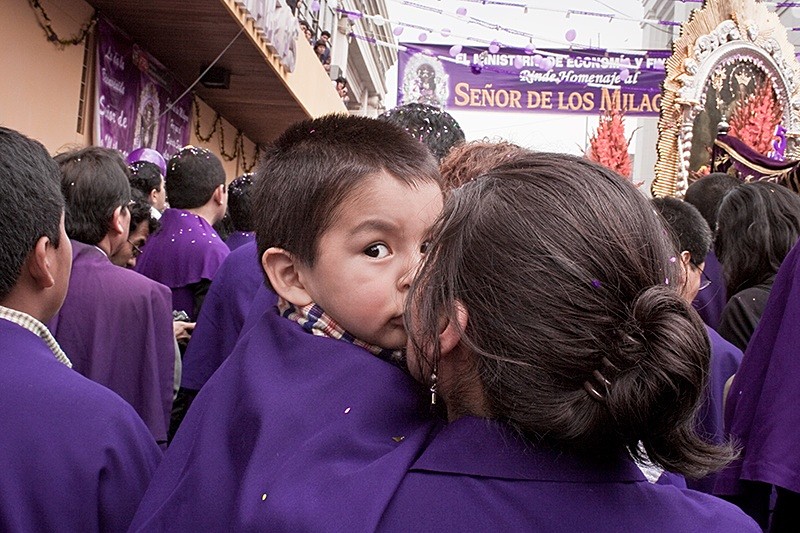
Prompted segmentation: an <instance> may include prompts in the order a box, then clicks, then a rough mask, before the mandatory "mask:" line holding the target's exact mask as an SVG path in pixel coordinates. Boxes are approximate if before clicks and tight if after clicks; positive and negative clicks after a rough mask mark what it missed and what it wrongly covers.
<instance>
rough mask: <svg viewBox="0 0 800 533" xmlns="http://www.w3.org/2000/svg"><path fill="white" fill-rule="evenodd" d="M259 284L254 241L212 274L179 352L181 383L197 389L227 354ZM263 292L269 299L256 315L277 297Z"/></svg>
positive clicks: (261, 280) (259, 264)
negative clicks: (186, 343)
mask: <svg viewBox="0 0 800 533" xmlns="http://www.w3.org/2000/svg"><path fill="white" fill-rule="evenodd" d="M263 285H264V272H263V270H262V269H261V263H260V262H259V260H258V252H257V248H256V243H255V241H251V242H249V243H247V244H245V245H244V246H241V247H240V248H238V249H237V250H235V251H234V252H232V253H231V255H229V256H228V258H227V259H225V261H224V262H223V263H222V266H221V267H219V270H218V271H217V274H216V276H214V281H213V282H212V283H211V288H210V289H209V291H208V294H207V295H206V299H205V302H204V303H203V308H202V309H201V310H200V316H199V317H198V318H197V326H196V327H195V329H194V332H193V333H192V339H191V340H190V341H189V347H188V348H186V353H185V354H184V356H183V376H182V378H181V386H182V387H184V388H187V389H192V390H200V388H202V386H203V385H204V384H205V382H206V381H208V378H210V377H211V374H213V373H214V372H215V371H216V370H217V368H219V366H220V365H221V364H222V362H223V361H225V359H226V358H227V357H228V355H230V353H231V352H232V351H233V347H234V346H235V345H236V340H237V339H238V338H239V333H240V332H241V331H242V326H243V325H244V321H245V318H247V315H248V312H249V311H250V305H251V303H253V298H254V297H255V295H256V292H257V291H258V290H259V288H260V287H262V286H263ZM265 290H266V289H265ZM267 294H268V295H270V296H271V300H270V301H268V302H266V303H264V304H262V305H260V306H259V309H260V313H259V316H260V314H261V313H263V312H264V311H265V310H266V309H267V308H268V307H271V306H272V305H275V303H276V301H277V296H276V295H275V293H273V292H272V291H267Z"/></svg>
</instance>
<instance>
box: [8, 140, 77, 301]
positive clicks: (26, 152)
mask: <svg viewBox="0 0 800 533" xmlns="http://www.w3.org/2000/svg"><path fill="white" fill-rule="evenodd" d="M63 212H64V198H63V197H62V196H61V191H60V190H59V173H58V166H57V165H56V164H55V162H54V161H53V159H52V158H51V157H50V154H48V153H47V150H45V148H44V146H42V145H41V144H40V143H39V142H38V141H35V140H33V139H29V138H28V137H25V136H24V135H22V134H21V133H19V132H16V131H14V130H11V129H8V128H4V127H1V126H0V257H2V260H0V301H3V300H5V298H6V297H7V296H8V294H9V293H10V292H11V290H12V289H13V288H14V286H15V285H16V284H17V280H18V279H19V275H20V273H21V272H22V265H23V264H24V263H25V259H26V258H27V257H28V255H29V254H30V252H31V250H33V248H34V246H35V245H36V242H37V241H38V240H39V239H40V238H41V237H43V236H46V237H47V238H49V239H50V242H52V243H53V246H55V247H58V246H59V244H60V243H59V241H60V236H61V214H62V213H63Z"/></svg>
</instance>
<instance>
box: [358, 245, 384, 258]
mask: <svg viewBox="0 0 800 533" xmlns="http://www.w3.org/2000/svg"><path fill="white" fill-rule="evenodd" d="M364 254H365V255H368V256H370V257H374V258H375V259H383V258H384V257H386V256H387V255H389V248H388V247H387V246H386V245H385V244H372V245H370V246H369V247H367V249H366V250H364Z"/></svg>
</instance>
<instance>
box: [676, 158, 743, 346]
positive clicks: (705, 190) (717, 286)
mask: <svg viewBox="0 0 800 533" xmlns="http://www.w3.org/2000/svg"><path fill="white" fill-rule="evenodd" d="M741 183H742V182H741V180H739V179H737V178H734V177H733V176H729V175H728V174H724V173H722V172H715V173H712V174H709V175H708V176H704V177H702V178H700V179H699V180H697V181H695V182H694V183H692V184H691V185H689V188H688V189H686V195H685V196H684V200H685V201H686V202H687V203H690V204H692V205H693V206H695V207H696V208H697V210H698V211H700V214H701V215H702V216H703V218H704V219H705V220H706V222H707V223H708V227H709V228H711V233H712V234H713V233H714V232H715V231H716V229H717V212H718V211H719V205H720V204H721V203H722V199H723V198H725V195H726V194H728V192H729V191H731V190H733V189H735V188H736V187H738V186H739V185H741ZM703 274H704V275H705V276H706V278H708V280H710V281H711V284H710V285H709V286H708V287H707V288H705V289H703V290H702V291H700V292H698V293H697V297H696V298H695V299H694V301H693V302H692V305H693V306H694V308H695V309H697V312H698V313H700V317H701V318H702V319H703V322H705V323H706V324H707V325H708V326H709V327H710V328H712V329H714V330H715V331H716V328H717V327H718V326H719V317H720V315H721V314H722V309H723V308H724V307H725V304H726V303H727V301H728V296H727V293H726V289H725V277H724V276H723V275H722V265H721V264H720V262H719V259H717V256H716V254H715V253H714V250H713V247H712V249H711V250H709V252H708V255H706V260H705V264H704V265H703Z"/></svg>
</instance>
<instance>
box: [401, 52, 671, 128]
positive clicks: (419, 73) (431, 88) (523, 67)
mask: <svg viewBox="0 0 800 533" xmlns="http://www.w3.org/2000/svg"><path fill="white" fill-rule="evenodd" d="M403 46H405V47H406V50H405V51H400V52H399V64H398V70H397V72H398V81H397V92H398V95H397V102H398V105H401V104H407V103H411V102H418V103H424V104H430V105H433V106H436V107H442V108H447V109H450V110H462V109H463V110H468V109H470V110H480V111H512V112H518V113H520V112H543V113H575V114H582V115H595V114H598V113H600V112H602V111H606V110H608V109H612V108H616V109H621V110H623V111H625V113H626V114H627V115H633V116H636V115H638V116H658V113H659V104H660V103H661V84H662V82H663V81H664V76H665V70H664V62H665V61H666V59H667V58H668V57H669V56H670V55H671V53H670V52H669V51H667V50H632V51H630V52H629V53H627V54H623V53H614V52H607V51H605V50H554V49H542V50H536V51H533V52H531V53H528V52H530V50H528V51H526V50H524V49H521V48H503V49H501V50H500V51H498V52H497V53H491V52H490V51H489V50H488V48H478V47H467V46H464V47H459V46H455V47H450V46H447V45H422V44H409V43H403ZM451 52H452V53H455V55H454V56H451ZM456 52H458V53H456Z"/></svg>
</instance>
